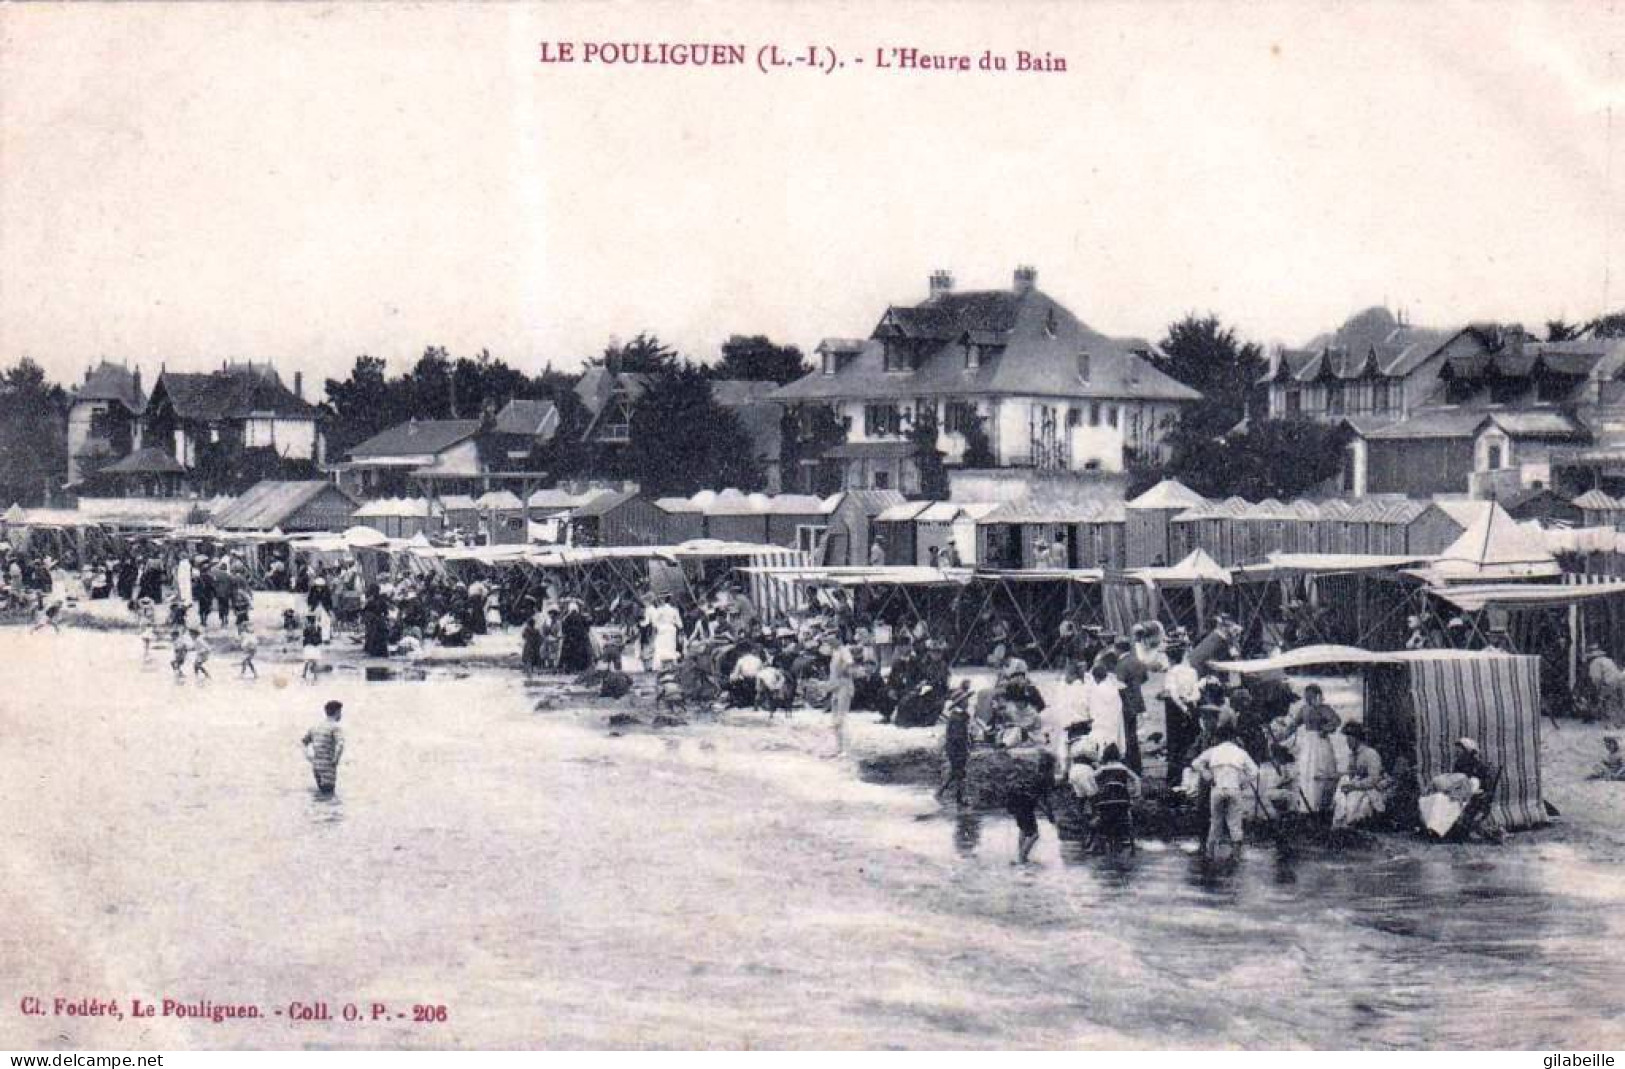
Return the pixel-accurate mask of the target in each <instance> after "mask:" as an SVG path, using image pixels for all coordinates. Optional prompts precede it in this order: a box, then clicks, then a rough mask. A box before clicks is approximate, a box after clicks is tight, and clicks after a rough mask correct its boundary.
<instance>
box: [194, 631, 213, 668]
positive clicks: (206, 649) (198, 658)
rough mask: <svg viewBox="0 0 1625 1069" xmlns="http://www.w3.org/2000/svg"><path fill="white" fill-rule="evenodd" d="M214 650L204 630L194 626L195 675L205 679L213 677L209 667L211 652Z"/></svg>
mask: <svg viewBox="0 0 1625 1069" xmlns="http://www.w3.org/2000/svg"><path fill="white" fill-rule="evenodd" d="M212 652H213V649H212V648H211V647H210V646H209V640H208V639H206V638H204V637H203V632H202V631H200V630H199V629H198V628H195V627H194V628H192V674H193V675H195V676H202V677H203V678H204V679H210V678H212V677H211V676H210V675H209V668H208V665H209V654H210V653H212Z"/></svg>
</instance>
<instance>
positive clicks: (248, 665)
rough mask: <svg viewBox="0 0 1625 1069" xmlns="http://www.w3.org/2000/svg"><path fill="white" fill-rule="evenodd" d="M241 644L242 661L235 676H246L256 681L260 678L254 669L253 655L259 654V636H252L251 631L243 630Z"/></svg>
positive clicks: (257, 671)
mask: <svg viewBox="0 0 1625 1069" xmlns="http://www.w3.org/2000/svg"><path fill="white" fill-rule="evenodd" d="M241 644H242V651H243V660H242V663H241V664H239V665H238V666H237V674H238V675H239V676H242V675H245V674H246V675H250V676H253V677H254V678H255V679H258V678H259V677H260V671H259V669H258V668H255V667H254V654H256V653H258V652H259V648H260V640H259V636H258V635H256V634H254V632H252V631H249V630H244V631H243V635H242V640H241Z"/></svg>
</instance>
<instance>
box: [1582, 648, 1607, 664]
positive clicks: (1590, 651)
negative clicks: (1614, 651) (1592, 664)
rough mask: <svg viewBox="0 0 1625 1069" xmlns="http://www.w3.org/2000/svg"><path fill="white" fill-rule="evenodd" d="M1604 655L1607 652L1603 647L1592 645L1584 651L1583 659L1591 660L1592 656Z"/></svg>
mask: <svg viewBox="0 0 1625 1069" xmlns="http://www.w3.org/2000/svg"><path fill="white" fill-rule="evenodd" d="M1606 656H1608V654H1607V653H1605V652H1604V651H1603V648H1602V647H1601V646H1592V647H1591V648H1590V649H1588V650H1586V652H1585V659H1586V660H1588V661H1589V660H1592V659H1594V658H1597V657H1606Z"/></svg>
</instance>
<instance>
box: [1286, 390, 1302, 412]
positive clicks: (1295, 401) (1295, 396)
mask: <svg viewBox="0 0 1625 1069" xmlns="http://www.w3.org/2000/svg"><path fill="white" fill-rule="evenodd" d="M1301 415H1303V394H1301V393H1299V392H1298V391H1297V390H1288V391H1286V418H1287V419H1297V418H1298V417H1299V416H1301Z"/></svg>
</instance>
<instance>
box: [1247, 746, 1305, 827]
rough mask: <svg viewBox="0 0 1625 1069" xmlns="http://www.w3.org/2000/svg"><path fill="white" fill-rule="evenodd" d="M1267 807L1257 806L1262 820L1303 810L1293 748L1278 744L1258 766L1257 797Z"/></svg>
mask: <svg viewBox="0 0 1625 1069" xmlns="http://www.w3.org/2000/svg"><path fill="white" fill-rule="evenodd" d="M1257 801H1262V803H1263V805H1264V806H1266V807H1268V808H1267V809H1258V810H1257V811H1256V816H1257V817H1258V819H1260V820H1273V819H1275V818H1276V817H1277V816H1280V815H1282V814H1284V813H1301V812H1303V809H1304V803H1303V797H1302V796H1301V795H1300V794H1299V793H1298V763H1297V760H1296V758H1294V757H1293V754H1292V751H1291V750H1290V749H1288V748H1287V747H1285V746H1282V745H1280V744H1276V745H1274V746H1272V747H1270V752H1269V759H1268V760H1267V761H1263V762H1261V763H1260V764H1259V766H1258V799H1257V800H1255V805H1256V804H1257Z"/></svg>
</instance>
